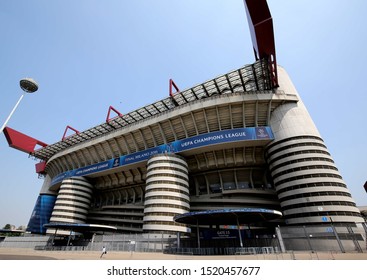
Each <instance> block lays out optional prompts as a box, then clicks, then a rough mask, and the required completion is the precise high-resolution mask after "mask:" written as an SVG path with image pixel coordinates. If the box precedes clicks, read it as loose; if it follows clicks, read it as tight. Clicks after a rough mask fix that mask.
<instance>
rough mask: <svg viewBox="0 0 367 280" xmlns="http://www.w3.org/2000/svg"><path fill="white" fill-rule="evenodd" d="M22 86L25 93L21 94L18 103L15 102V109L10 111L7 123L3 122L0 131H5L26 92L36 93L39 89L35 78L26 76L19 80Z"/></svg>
mask: <svg viewBox="0 0 367 280" xmlns="http://www.w3.org/2000/svg"><path fill="white" fill-rule="evenodd" d="M19 85H20V88H21V89H22V90H23V91H24V92H23V94H22V95H21V97H20V98H19V100H18V102H17V104H15V106H14V108H13V110H12V111H11V112H10V114H9V116H8V118H7V119H6V121H5V123H4V124H3V126H2V127H1V129H0V133H2V132H3V130H4V128H5V127H6V125H7V123H8V122H9V120H10V118H11V116H12V115H13V113H14V112H15V109H17V107H18V105H19V103H20V101H22V99H23V97H24V95H25V94H26V93H34V92H36V91H37V90H38V85H37V83H36V81H35V80H33V79H31V78H24V79H21V80H20V82H19Z"/></svg>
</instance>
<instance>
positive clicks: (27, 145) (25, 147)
mask: <svg viewBox="0 0 367 280" xmlns="http://www.w3.org/2000/svg"><path fill="white" fill-rule="evenodd" d="M4 135H5V137H6V140H7V141H8V144H9V146H10V147H11V148H14V149H17V150H20V151H22V152H25V153H28V154H30V153H33V152H34V151H35V147H36V146H37V145H39V146H42V147H46V146H47V144H46V143H44V142H42V141H39V140H37V139H35V138H32V137H30V136H28V135H25V134H23V133H21V132H19V131H16V130H14V129H12V128H10V127H5V129H4Z"/></svg>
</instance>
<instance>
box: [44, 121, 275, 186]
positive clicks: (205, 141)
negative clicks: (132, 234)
mask: <svg viewBox="0 0 367 280" xmlns="http://www.w3.org/2000/svg"><path fill="white" fill-rule="evenodd" d="M272 139H274V136H273V132H272V131H271V128H270V127H268V126H264V127H244V128H236V129H229V130H222V131H215V132H210V133H205V134H201V135H198V136H193V137H189V138H186V139H181V140H177V141H173V142H171V143H168V144H162V145H159V146H157V147H154V148H150V149H147V150H144V151H140V152H136V153H132V154H129V155H125V156H121V157H118V158H114V159H110V160H107V161H103V162H99V163H96V164H92V165H89V166H85V167H81V168H78V169H75V170H70V171H66V172H64V173H61V174H59V175H57V176H56V177H54V178H53V179H52V182H51V185H54V184H56V183H59V182H61V181H62V180H64V179H65V178H69V177H72V176H85V175H89V174H93V173H98V172H101V171H105V170H108V169H112V168H115V167H119V166H123V165H129V164H133V163H138V162H142V161H147V160H148V159H149V158H150V157H152V156H153V155H156V154H161V153H165V152H167V153H180V152H184V151H188V150H192V149H198V148H200V147H207V146H210V145H217V144H222V143H230V142H239V141H249V140H272Z"/></svg>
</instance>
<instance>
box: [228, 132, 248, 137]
mask: <svg viewBox="0 0 367 280" xmlns="http://www.w3.org/2000/svg"><path fill="white" fill-rule="evenodd" d="M224 136H225V137H226V138H234V137H246V132H236V133H226V134H225V135H224Z"/></svg>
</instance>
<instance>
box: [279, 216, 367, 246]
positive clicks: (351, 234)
mask: <svg viewBox="0 0 367 280" xmlns="http://www.w3.org/2000/svg"><path fill="white" fill-rule="evenodd" d="M276 232H277V238H278V241H279V245H280V248H281V251H282V252H285V251H289V250H293V251H336V252H342V253H345V252H359V253H363V252H367V238H366V235H367V227H366V223H362V224H357V226H353V227H352V226H334V225H333V224H328V225H324V226H299V227H295V226H287V227H278V228H277V229H276Z"/></svg>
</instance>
